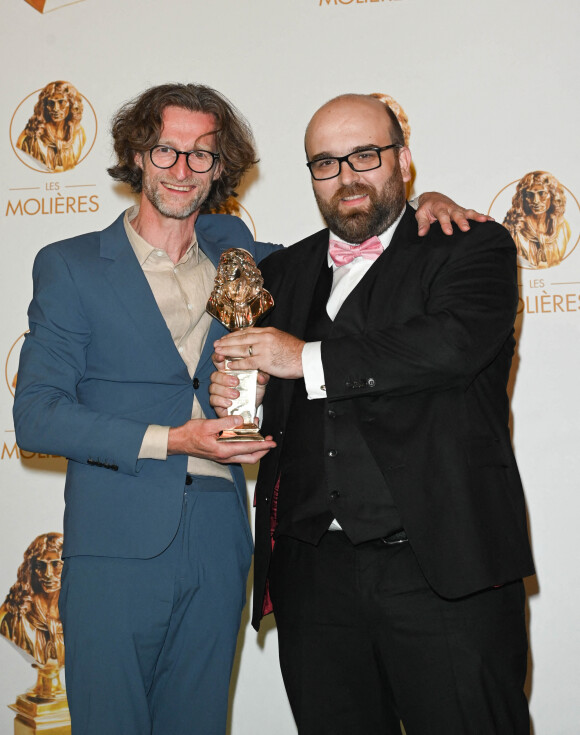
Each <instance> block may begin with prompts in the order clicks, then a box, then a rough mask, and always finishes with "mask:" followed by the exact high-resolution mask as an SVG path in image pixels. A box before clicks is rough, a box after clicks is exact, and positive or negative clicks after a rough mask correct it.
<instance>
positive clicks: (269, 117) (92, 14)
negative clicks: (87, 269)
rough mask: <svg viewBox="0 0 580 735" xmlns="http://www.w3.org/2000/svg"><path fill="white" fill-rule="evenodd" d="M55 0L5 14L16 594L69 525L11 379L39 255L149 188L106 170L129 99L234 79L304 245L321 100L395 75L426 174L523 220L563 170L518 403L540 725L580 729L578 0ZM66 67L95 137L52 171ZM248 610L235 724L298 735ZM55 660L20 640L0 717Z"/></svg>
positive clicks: (258, 182) (13, 4) (436, 184)
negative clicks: (536, 181) (549, 262)
mask: <svg viewBox="0 0 580 735" xmlns="http://www.w3.org/2000/svg"><path fill="white" fill-rule="evenodd" d="M31 2H33V0H31ZM34 2H35V4H36V5H37V6H38V7H42V6H43V5H44V6H45V9H46V10H50V12H44V13H42V12H40V11H39V10H38V9H36V8H35V7H32V6H31V5H29V4H27V2H25V0H2V24H1V29H0V60H1V64H2V69H3V94H2V99H1V102H0V118H1V124H2V131H3V133H2V136H1V137H0V171H1V172H2V179H1V182H0V187H1V188H0V198H1V206H0V227H1V233H0V246H1V249H2V250H1V259H2V264H3V267H2V271H1V273H0V279H1V284H2V288H0V308H1V314H2V320H1V324H0V355H2V356H3V359H4V363H5V378H6V380H5V381H4V382H3V387H2V386H0V431H1V432H2V435H3V437H2V442H1V443H2V445H3V446H2V452H1V457H0V480H1V505H0V560H1V562H0V598H2V599H3V597H4V595H5V594H6V593H7V592H8V590H9V588H10V586H11V585H12V584H13V582H14V581H15V579H16V570H17V568H18V565H19V564H20V562H21V561H22V554H23V552H24V550H25V549H26V547H27V546H28V544H29V543H30V542H31V541H32V539H33V538H35V537H36V536H37V535H38V534H40V533H44V532H48V531H59V530H61V529H62V510H63V501H62V488H63V481H64V475H63V471H64V462H63V460H60V459H55V458H49V457H39V456H32V457H30V456H26V457H24V456H22V455H21V454H20V452H19V450H18V449H17V448H16V447H15V444H14V429H13V423H12V416H11V410H12V387H11V384H12V381H13V379H14V375H15V373H16V366H17V358H18V352H19V347H20V342H19V338H20V336H21V335H22V333H23V332H24V331H25V329H26V326H27V323H26V309H27V306H28V302H29V300H30V296H31V279H30V271H31V266H32V261H33V258H34V255H35V254H36V252H37V251H38V249H39V248H40V247H41V246H42V245H44V244H46V243H47V242H50V241H53V240H57V239H61V238H63V237H66V236H70V235H73V234H78V233H80V232H84V231H88V230H92V229H100V228H102V227H104V226H106V225H107V224H109V223H110V222H111V221H112V220H113V219H114V218H115V217H116V216H117V214H118V213H119V212H120V211H121V210H122V209H123V208H125V207H126V206H127V205H128V204H129V203H130V201H131V200H130V198H129V196H128V195H127V193H126V192H125V191H124V190H123V189H122V187H120V186H118V185H115V184H114V183H113V182H112V180H110V179H109V178H108V176H107V174H106V167H107V166H108V165H110V163H111V146H110V139H109V134H108V126H109V121H110V118H111V116H112V114H113V112H114V111H115V110H116V109H117V108H118V107H119V105H120V104H121V103H122V102H124V101H125V100H127V99H128V98H130V97H133V96H134V95H136V94H137V93H139V92H140V91H142V90H143V89H144V88H146V87H148V86H150V85H152V84H158V83H163V82H166V81H196V82H203V83H206V84H209V85H211V86H214V87H216V88H217V89H219V90H220V91H222V92H223V93H224V94H225V95H226V96H227V97H229V98H230V99H231V100H232V101H233V102H234V103H235V104H236V105H237V106H238V107H239V108H240V109H241V110H242V111H243V112H244V114H245V115H246V116H247V117H248V119H249V120H250V122H251V124H252V127H253V129H254V132H255V135H256V139H257V143H258V148H259V152H260V157H261V162H260V165H259V167H258V169H257V171H256V172H255V173H254V174H252V175H251V176H250V177H249V179H248V180H247V181H246V182H245V185H244V188H243V191H242V196H241V203H242V204H243V206H244V208H245V209H246V210H247V212H248V213H249V216H250V217H251V220H252V221H253V223H254V225H255V230H256V235H257V237H258V238H259V239H260V240H272V241H275V242H284V243H286V244H290V243H292V242H294V241H296V240H298V239H300V238H302V237H304V236H305V235H307V234H309V233H310V232H313V231H315V230H316V229H319V227H320V226H321V222H320V218H319V215H318V212H317V210H316V206H315V203H314V199H313V197H312V193H311V191H310V184H309V177H308V175H307V170H306V168H305V166H304V153H303V145H302V138H303V131H304V128H305V125H306V123H307V121H308V119H309V117H310V115H311V114H312V112H313V111H314V110H315V109H316V108H317V107H318V106H319V105H320V104H322V103H323V102H324V101H326V100H327V99H328V98H330V97H332V96H334V95H336V94H339V93H341V92H346V91H353V92H385V93H388V94H390V95H392V96H393V97H395V98H396V99H397V101H398V102H399V103H400V104H401V105H402V106H403V108H404V109H405V111H406V113H407V115H408V117H409V120H410V124H411V149H412V151H413V154H414V160H415V168H416V172H417V175H416V180H415V186H414V191H415V192H416V193H418V192H421V191H424V190H427V189H438V190H441V191H444V192H446V193H448V194H449V195H451V196H453V197H454V198H455V199H456V200H458V201H460V202H461V203H463V204H466V205H472V206H474V207H476V208H478V209H480V210H483V211H487V210H488V209H489V208H491V212H492V214H493V215H494V216H495V217H496V219H498V220H499V221H502V220H503V217H504V215H505V213H506V211H507V209H508V208H509V206H510V201H511V197H512V195H513V193H514V191H515V182H517V181H518V180H519V179H521V178H522V177H523V176H524V175H525V174H526V173H528V172H530V171H534V170H545V171H549V172H551V173H552V174H553V175H554V176H555V177H556V178H557V180H558V181H559V182H560V183H561V184H562V186H563V187H564V191H565V194H566V219H567V221H568V222H569V225H570V228H571V238H570V241H569V243H568V245H567V251H566V256H567V257H566V258H565V260H563V262H562V263H561V264H560V265H557V266H554V267H552V268H550V269H543V270H535V271H534V270H530V269H522V270H521V271H520V275H521V281H522V312H521V315H520V319H519V323H518V331H519V332H520V337H519V348H518V359H517V362H516V365H515V366H514V376H513V401H512V413H513V439H514V445H515V449H516V454H517V457H518V461H519V464H520V469H521V473H522V477H523V481H524V486H525V491H526V497H527V502H528V509H529V516H530V533H531V538H532V543H533V547H534V552H535V557H536V563H537V568H538V578H537V582H536V580H531V581H529V583H528V591H529V593H530V601H529V608H530V639H531V675H530V680H529V683H528V686H529V690H530V695H531V700H530V701H531V710H532V716H533V722H534V731H535V733H536V735H578V733H579V732H580V716H579V712H578V705H577V703H576V702H577V691H578V686H579V684H580V676H579V670H580V669H579V666H578V658H579V657H580V634H579V626H578V623H577V616H578V614H577V610H578V607H579V603H580V584H579V582H580V579H579V571H578V563H577V561H576V558H577V555H578V554H577V537H578V531H577V527H578V518H579V517H580V499H579V497H578V493H577V488H578V481H579V477H580V460H579V457H578V452H577V451H576V445H577V433H578V398H579V392H580V391H579V388H578V371H577V369H576V365H577V362H578V357H579V353H580V347H579V346H578V345H579V342H578V336H579V327H578V320H579V316H580V315H579V310H580V247H578V248H576V249H575V250H574V247H575V244H576V242H577V241H578V237H579V235H580V209H579V206H578V201H577V197H580V175H579V163H580V161H579V155H578V143H577V121H578V113H579V108H580V103H579V99H578V91H577V83H576V82H577V70H578V67H579V63H580V58H579V57H580V53H579V50H578V47H579V44H578V26H579V23H578V20H579V9H578V0H485V2H484V1H483V0H471V2H465V0H246V1H245V2H244V1H243V0H221V1H220V2H215V1H213V2H212V1H211V0H166V1H165V2H162V1H161V0H82V1H80V2H77V3H72V4H69V5H64V6H63V7H58V6H59V5H62V4H63V2H64V0H46V2H44V3H43V0H34ZM51 8H52V10H51ZM60 79H63V80H67V81H70V82H71V83H72V84H73V85H74V86H75V87H76V88H77V89H78V90H79V92H80V93H81V94H82V95H83V97H84V101H85V106H84V107H85V111H84V115H83V125H84V127H85V131H86V133H87V143H86V144H85V148H84V151H83V155H84V156H85V157H84V159H83V160H82V161H81V162H80V163H79V164H78V165H77V166H76V167H75V168H74V169H72V170H70V171H66V172H63V173H50V172H49V173H46V172H39V171H37V170H34V166H32V167H30V165H25V163H24V161H23V160H22V159H23V156H22V154H20V157H19V156H17V155H16V150H15V148H14V144H15V142H16V138H17V137H18V135H19V134H20V132H21V131H22V129H23V125H24V124H25V123H26V120H27V119H28V117H29V116H30V115H31V114H32V107H33V105H34V102H35V100H36V99H37V96H38V90H40V89H41V88H43V87H44V86H45V85H46V84H48V83H49V82H52V81H55V80H60ZM93 143H94V145H92V144H93ZM91 145H92V148H91V149H90V152H88V153H87V151H89V148H90V146H91ZM19 153H20V152H19ZM28 163H29V164H30V163H31V161H30V159H28ZM63 197H64V200H63ZM67 197H68V199H69V201H68V202H67V200H66V198H67ZM492 203H493V206H492ZM67 207H68V210H69V211H68V214H67V213H66V209H67ZM244 216H245V217H247V215H244ZM246 221H248V222H249V221H250V220H249V217H247V219H246ZM249 475H250V491H251V489H252V488H251V485H252V481H251V477H252V476H251V473H249ZM0 602H1V599H0ZM247 621H248V615H247V611H246V613H245V615H244V625H243V627H242V631H241V634H240V645H239V651H238V654H239V655H238V660H237V665H236V670H235V676H234V682H233V686H232V705H231V723H230V729H231V735H256V733H262V732H264V733H265V732H269V731H271V730H272V728H275V729H276V731H277V732H278V733H280V735H294V733H295V732H296V730H295V727H294V724H293V721H292V718H291V715H290V712H289V708H288V705H287V703H286V699H285V694H284V691H283V686H282V683H281V677H280V674H279V671H278V665H277V647H276V635H275V630H274V628H273V623H272V621H271V620H270V621H268V623H267V625H266V626H265V631H264V632H262V633H261V634H260V636H258V637H257V636H256V634H255V633H254V631H253V630H252V629H251V628H250V627H249V626H248V624H247ZM34 681H35V675H34V672H33V671H32V669H31V668H30V665H29V664H28V663H27V662H26V661H24V659H23V658H22V657H21V656H20V655H19V652H18V651H16V650H15V649H14V648H13V647H12V646H10V645H9V644H8V643H7V642H6V641H3V640H0V735H4V734H6V735H8V734H9V733H12V732H13V724H12V723H13V713H12V712H10V710H8V708H7V705H8V704H10V703H12V702H14V701H15V698H16V696H17V695H18V694H20V693H22V692H24V691H25V689H26V688H28V687H29V686H31V685H32V684H34Z"/></svg>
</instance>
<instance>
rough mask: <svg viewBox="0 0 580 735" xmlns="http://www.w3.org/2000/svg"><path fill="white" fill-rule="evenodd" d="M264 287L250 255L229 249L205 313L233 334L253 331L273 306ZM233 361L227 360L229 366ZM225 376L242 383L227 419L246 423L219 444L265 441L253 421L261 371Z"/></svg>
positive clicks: (217, 275) (219, 269) (227, 433)
mask: <svg viewBox="0 0 580 735" xmlns="http://www.w3.org/2000/svg"><path fill="white" fill-rule="evenodd" d="M263 285H264V280H263V278H262V274H261V273H260V271H259V269H258V267H257V266H256V263H255V262H254V259H253V258H252V256H251V255H250V253H249V252H248V251H247V250H242V249H241V248H230V249H229V250H226V251H224V252H223V253H222V255H221V258H220V261H219V263H218V267H217V273H216V277H215V283H214V289H213V291H212V293H211V295H210V297H209V299H208V302H207V305H206V311H207V312H208V313H209V314H211V315H212V316H213V317H215V318H216V319H218V320H219V321H220V322H221V323H222V324H223V325H224V327H226V329H229V330H230V332H233V331H235V330H237V329H244V328H245V327H253V326H255V325H256V322H257V321H258V320H259V319H260V317H262V316H263V315H264V314H265V313H266V312H267V311H269V310H270V309H271V308H272V307H273V306H274V299H273V298H272V296H271V294H270V293H268V291H266V290H265V289H264V287H263ZM233 359H235V358H226V366H227V365H228V364H231V362H232V361H233ZM238 359H239V358H238ZM226 372H227V373H229V374H231V375H235V376H236V377H237V378H238V380H239V381H240V382H239V385H238V386H237V388H238V391H239V393H240V395H239V397H238V398H237V399H236V400H235V401H234V402H233V403H232V405H231V406H230V408H229V409H228V415H229V416H232V415H236V416H242V417H243V419H244V423H243V424H242V426H240V427H238V428H236V429H233V430H232V431H228V432H224V433H223V435H222V436H221V437H220V438H219V440H218V441H263V440H264V437H263V436H262V435H261V434H260V432H259V431H258V426H257V425H256V423H255V421H254V417H255V416H256V388H257V379H258V371H257V370H235V369H232V368H227V369H226Z"/></svg>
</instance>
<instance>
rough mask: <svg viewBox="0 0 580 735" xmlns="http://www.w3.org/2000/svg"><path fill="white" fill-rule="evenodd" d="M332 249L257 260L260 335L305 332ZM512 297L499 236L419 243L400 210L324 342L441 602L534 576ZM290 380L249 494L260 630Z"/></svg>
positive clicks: (309, 242) (269, 398) (276, 398)
mask: <svg viewBox="0 0 580 735" xmlns="http://www.w3.org/2000/svg"><path fill="white" fill-rule="evenodd" d="M327 247H328V231H327V230H323V231H321V232H319V233H317V234H315V235H313V236H311V237H309V238H306V239H305V240H303V241H302V242H300V243H298V244H296V245H294V246H292V247H290V248H288V249H287V250H283V251H279V252H276V253H274V254H273V255H271V256H269V257H268V258H266V259H265V260H264V261H262V263H261V264H260V269H261V270H262V273H263V275H264V280H265V286H266V288H267V289H268V290H269V291H270V292H271V293H272V295H273V297H274V300H275V304H276V305H275V307H274V310H273V311H272V312H271V315H270V316H269V318H268V321H267V322H266V323H265V324H264V325H263V326H266V325H268V326H274V327H277V328H279V329H283V330H285V331H288V332H290V333H292V334H294V335H296V336H298V337H301V336H302V335H303V333H304V329H305V324H306V319H307V316H308V311H309V306H310V300H311V296H312V292H313V288H314V285H315V284H316V280H317V277H318V274H319V271H320V268H321V267H325V266H326V253H327ZM517 302H518V288H517V274H516V250H515V247H514V243H513V241H512V239H511V237H510V236H509V234H508V233H507V231H506V230H505V229H504V228H503V227H501V226H500V225H497V224H495V223H485V224H475V223H472V225H471V230H470V231H469V232H467V233H463V232H460V231H458V230H456V231H455V233H454V234H453V235H452V236H447V235H444V234H443V233H442V231H441V230H440V228H439V227H438V226H432V227H431V230H430V232H429V234H428V235H427V236H426V237H423V238H419V237H418V235H417V225H416V221H415V218H414V216H413V213H412V210H410V209H409V207H407V210H406V212H405V214H404V216H403V218H402V220H401V222H400V223H399V225H398V227H397V229H396V231H395V234H394V236H393V240H392V242H391V244H390V245H389V247H388V248H387V250H386V251H385V252H384V253H383V254H382V255H381V257H380V258H379V259H378V260H377V261H376V262H375V264H374V265H373V267H372V268H371V269H370V270H369V271H368V273H367V274H366V275H365V277H364V279H363V280H362V281H361V283H360V284H359V285H358V286H357V288H356V289H355V290H354V291H353V292H352V293H351V294H350V296H349V297H348V298H347V300H346V301H345V303H344V304H343V306H342V308H341V310H340V312H339V313H338V315H337V317H336V319H335V328H334V330H333V335H332V338H330V339H327V340H324V341H323V342H322V361H323V365H324V373H325V382H326V390H327V400H328V403H329V405H330V404H333V403H335V404H337V405H339V406H340V409H341V415H342V420H344V421H348V422H350V423H351V425H352V426H355V425H356V426H358V427H359V429H360V430H361V431H362V433H363V435H364V437H365V439H366V441H367V443H368V446H369V448H370V450H371V452H372V454H373V456H374V459H375V460H376V462H377V464H378V466H379V467H380V469H381V471H382V473H383V474H384V476H385V479H386V481H387V483H388V486H389V488H390V490H391V492H392V494H393V497H394V500H395V503H396V505H397V507H398V509H399V512H400V515H401V518H402V521H403V525H404V528H405V530H406V532H407V535H408V537H409V540H410V543H411V546H412V548H413V551H414V553H415V554H416V556H417V559H418V561H419V564H420V565H421V568H422V570H423V572H424V574H425V577H426V578H427V580H428V582H429V583H430V585H431V586H432V587H433V588H434V589H435V591H436V592H437V593H438V594H440V595H442V596H443V597H446V598H458V597H462V596H464V595H468V594H471V593H473V592H476V591H478V590H482V589H485V588H488V587H491V586H493V585H499V584H503V583H505V582H508V581H511V580H514V579H518V578H521V577H523V576H527V575H529V574H533V572H534V567H533V561H532V556H531V551H530V546H529V541H528V535H527V524H526V513H525V503H524V496H523V491H522V486H521V482H520V477H519V473H518V469H517V466H516V462H515V458H514V455H513V451H512V448H511V443H510V434H509V428H508V419H509V405H508V398H507V394H506V385H507V380H508V375H509V369H510V365H511V359H512V355H513V351H514V345H515V341H514V337H513V323H514V319H515V315H516V307H517ZM293 385H294V381H291V380H280V379H275V378H273V379H271V381H270V384H269V386H268V389H267V391H266V397H265V399H264V422H263V431H264V432H265V433H266V434H270V433H271V434H273V435H274V438H275V439H276V440H277V441H278V447H277V448H276V449H275V450H273V451H271V452H270V453H269V454H268V455H267V456H266V457H265V458H264V459H262V461H261V466H260V472H259V475H258V481H257V485H256V553H255V593H254V615H253V624H254V625H255V626H256V627H257V626H258V625H259V620H260V617H261V614H262V601H263V598H264V593H265V589H266V579H267V572H268V565H269V559H270V553H271V505H272V497H273V495H274V488H275V485H276V481H277V478H278V473H279V468H278V465H279V458H280V452H281V449H282V446H283V441H284V431H285V426H286V422H287V419H288V409H289V405H290V401H291V397H292V390H293ZM304 451H308V447H304ZM363 471H364V470H363V468H361V472H363Z"/></svg>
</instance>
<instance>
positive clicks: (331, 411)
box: [328, 408, 336, 419]
mask: <svg viewBox="0 0 580 735" xmlns="http://www.w3.org/2000/svg"><path fill="white" fill-rule="evenodd" d="M328 418H329V419H335V418H336V411H333V410H332V408H329V409H328Z"/></svg>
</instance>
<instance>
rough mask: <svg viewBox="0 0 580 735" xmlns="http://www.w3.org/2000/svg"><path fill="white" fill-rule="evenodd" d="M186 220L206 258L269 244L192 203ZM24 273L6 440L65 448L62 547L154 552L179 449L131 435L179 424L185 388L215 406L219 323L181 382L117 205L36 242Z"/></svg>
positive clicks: (168, 513)
mask: <svg viewBox="0 0 580 735" xmlns="http://www.w3.org/2000/svg"><path fill="white" fill-rule="evenodd" d="M195 229H196V234H197V239H198V242H199V246H200V247H201V249H202V250H203V252H204V253H205V254H206V255H207V256H208V257H209V258H210V259H211V261H212V262H213V263H214V264H215V265H217V262H218V260H219V257H220V255H221V253H222V251H223V250H226V249H227V248H229V247H243V248H245V249H247V250H248V251H250V252H251V253H252V255H254V257H255V259H256V261H259V260H261V258H263V257H264V256H265V255H267V254H269V253H270V252H272V250H273V249H275V246H272V245H266V244H264V243H255V242H254V240H253V238H252V236H251V234H250V232H249V230H248V229H247V227H246V226H245V225H244V224H243V222H242V221H241V220H240V219H238V218H237V217H231V216H227V215H203V216H200V217H199V218H198V220H197V222H196V228H195ZM33 279H34V296H33V300H32V303H31V305H30V308H29V312H28V316H29V324H30V333H29V334H28V335H27V336H26V339H25V342H24V345H23V347H22V352H21V357H20V368H19V372H18V384H17V389H16V398H15V402H14V422H15V429H16V440H17V443H18V445H19V446H20V447H21V448H22V449H25V450H28V451H34V452H43V453H49V454H60V455H62V456H65V457H67V458H68V459H69V463H68V470H67V476H66V489H65V501H66V510H65V519H64V555H65V556H72V555H77V554H89V555H99V556H119V557H135V558H148V557H152V556H155V555H156V554H158V553H160V552H161V551H162V550H163V549H164V548H166V547H167V545H168V544H169V543H170V541H171V539H172V538H173V536H174V534H175V533H176V531H177V527H178V524H179V518H180V513H181V504H182V498H183V485H184V480H185V474H186V466H187V457H186V456H183V455H176V456H170V457H168V458H167V460H166V461H159V460H150V459H146V460H138V458H137V456H138V453H139V450H140V447H141V442H142V440H143V436H144V434H145V431H146V429H147V427H148V425H149V424H161V425H164V426H179V425H181V424H183V423H185V422H186V421H187V420H188V419H189V418H191V406H192V402H193V396H194V393H195V394H196V395H197V398H198V400H199V402H200V404H201V406H202V408H203V411H204V414H205V415H206V416H208V417H214V416H215V413H214V412H213V410H212V409H211V407H210V405H209V394H208V385H209V376H210V374H211V372H212V370H213V364H212V362H211V354H212V344H213V341H214V340H215V339H217V338H219V337H220V336H221V335H223V334H224V333H225V328H224V327H222V325H221V324H220V323H219V322H218V321H217V320H214V322H213V324H212V326H211V328H210V332H209V336H208V338H207V340H206V344H205V346H204V349H203V351H202V354H201V357H200V361H199V364H198V366H197V369H196V372H195V378H197V380H194V381H193V382H192V380H191V378H190V376H189V374H188V371H187V368H186V366H185V363H184V362H183V360H182V358H181V357H180V355H179V353H178V351H177V349H176V347H175V345H174V343H173V339H172V337H171V334H170V332H169V330H168V328H167V325H166V324H165V321H164V319H163V316H162V315H161V312H160V311H159V308H158V307H157V303H156V301H155V298H154V297H153V294H152V292H151V289H150V287H149V284H148V283H147V280H146V278H145V275H144V274H143V271H142V269H141V267H140V265H139V263H138V261H137V258H136V257H135V254H134V252H133V249H132V248H131V245H130V243H129V240H128V239H127V236H126V234H125V229H124V226H123V215H121V216H120V217H119V218H118V219H117V220H116V221H115V222H114V223H113V224H112V225H111V226H110V227H108V228H107V229H105V230H103V231H102V232H93V233H89V234H86V235H81V236H80V237H75V238H72V239H70V240H64V241H62V242H58V243H54V244H52V245H49V246H47V247H45V248H43V249H42V250H41V251H40V252H39V253H38V255H37V257H36V260H35V264H34V270H33ZM198 381H199V382H198ZM194 386H198V387H197V388H195V387H194ZM231 472H232V477H233V480H234V483H235V486H236V490H237V493H238V496H239V501H240V510H241V513H242V517H243V519H244V520H243V522H244V523H245V524H246V528H247V533H248V541H249V542H250V543H251V535H250V529H249V526H248V522H247V512H246V492H245V483H244V476H243V471H242V468H241V467H240V466H239V465H232V466H231Z"/></svg>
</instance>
